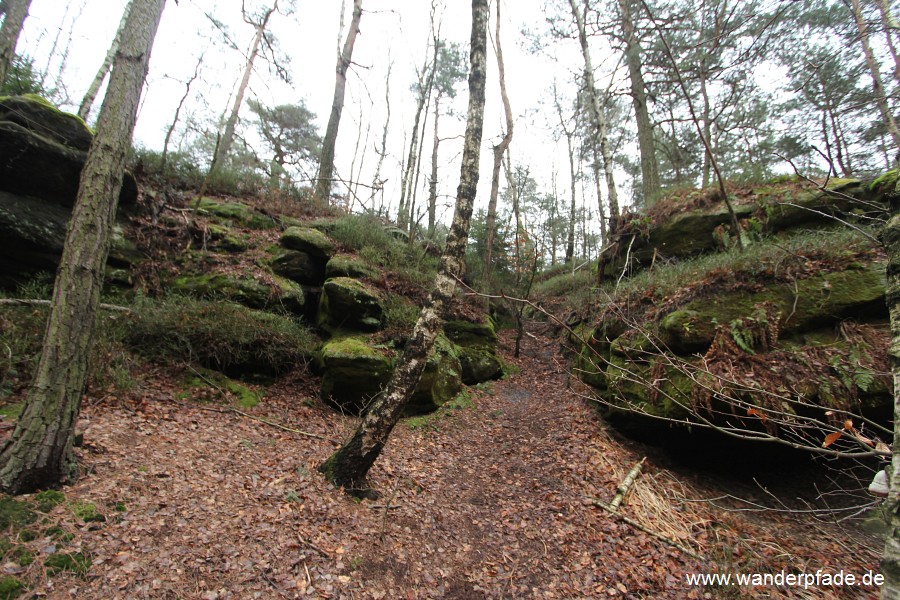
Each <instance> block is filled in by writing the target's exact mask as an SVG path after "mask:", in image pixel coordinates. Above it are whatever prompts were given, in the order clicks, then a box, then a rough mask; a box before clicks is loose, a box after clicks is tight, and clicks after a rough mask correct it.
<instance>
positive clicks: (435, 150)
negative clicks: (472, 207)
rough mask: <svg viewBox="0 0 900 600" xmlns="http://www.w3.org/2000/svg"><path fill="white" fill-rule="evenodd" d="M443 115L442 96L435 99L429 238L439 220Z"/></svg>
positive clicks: (429, 197) (429, 201) (429, 200)
mask: <svg viewBox="0 0 900 600" xmlns="http://www.w3.org/2000/svg"><path fill="white" fill-rule="evenodd" d="M440 115H441V94H440V93H438V95H437V97H436V98H435V99H434V142H433V143H432V145H431V178H430V179H429V180H428V238H429V239H431V237H432V236H433V235H434V224H435V220H436V219H437V176H438V148H439V147H440V145H441V138H440V137H438V119H439V118H440Z"/></svg>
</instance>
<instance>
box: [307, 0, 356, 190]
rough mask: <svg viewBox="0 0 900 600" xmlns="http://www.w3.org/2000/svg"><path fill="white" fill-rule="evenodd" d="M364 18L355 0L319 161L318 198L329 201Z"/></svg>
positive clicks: (336, 73)
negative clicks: (349, 79) (349, 73)
mask: <svg viewBox="0 0 900 600" xmlns="http://www.w3.org/2000/svg"><path fill="white" fill-rule="evenodd" d="M360 19H362V0H353V17H352V18H351V20H350V29H349V31H347V39H346V41H345V42H344V49H343V51H342V52H341V56H340V59H339V60H338V63H337V68H336V69H335V81H334V98H333V99H332V101H331V115H330V116H329V117H328V126H327V127H326V128H325V138H324V139H323V140H322V155H321V159H320V161H319V175H318V177H317V182H316V198H319V199H320V200H323V201H327V200H328V199H329V197H330V196H331V184H332V178H333V176H334V148H335V145H336V144H337V136H338V127H339V126H340V124H341V112H342V111H343V110H344V91H345V90H346V88H347V70H348V69H349V68H350V62H351V61H352V60H353V44H354V43H356V35H357V34H358V33H359V21H360Z"/></svg>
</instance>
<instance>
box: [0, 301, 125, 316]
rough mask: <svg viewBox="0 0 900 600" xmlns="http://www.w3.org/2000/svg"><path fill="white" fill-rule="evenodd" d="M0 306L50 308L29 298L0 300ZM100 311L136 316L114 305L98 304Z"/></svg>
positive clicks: (47, 303) (48, 303) (123, 307)
mask: <svg viewBox="0 0 900 600" xmlns="http://www.w3.org/2000/svg"><path fill="white" fill-rule="evenodd" d="M0 306H50V300H32V299H29V298H0ZM100 308H101V309H102V310H112V311H116V312H123V313H127V314H129V315H134V314H137V313H136V312H134V311H133V310H131V309H130V308H127V307H125V306H118V305H116V304H100Z"/></svg>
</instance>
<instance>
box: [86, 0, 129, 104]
mask: <svg viewBox="0 0 900 600" xmlns="http://www.w3.org/2000/svg"><path fill="white" fill-rule="evenodd" d="M133 5H134V0H129V1H128V4H126V5H125V12H123V13H122V19H121V20H120V21H119V28H118V29H117V30H116V35H115V37H113V41H112V44H110V45H109V50H108V51H107V52H106V58H104V59H103V64H102V65H100V70H99V71H97V74H96V75H95V76H94V81H92V82H91V85H90V87H89V88H88V90H87V92H85V94H84V98H83V99H82V100H81V106H79V107H78V116H79V117H81V118H82V120H84V121H87V118H88V115H90V114H91V106H93V105H94V100H96V99H97V93H98V92H99V91H100V86H101V85H103V80H104V79H106V74H107V73H109V69H110V67H112V64H113V59H114V58H115V57H116V52H118V51H119V44H121V43H122V32H123V31H124V30H125V25H126V23H127V22H128V13H130V12H131V7H132V6H133Z"/></svg>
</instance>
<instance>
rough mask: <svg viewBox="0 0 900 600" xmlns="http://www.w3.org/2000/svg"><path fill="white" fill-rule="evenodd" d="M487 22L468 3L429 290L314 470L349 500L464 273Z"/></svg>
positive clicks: (362, 487)
mask: <svg viewBox="0 0 900 600" xmlns="http://www.w3.org/2000/svg"><path fill="white" fill-rule="evenodd" d="M487 18H488V8H487V0H472V40H471V51H470V71H469V108H468V116H467V121H466V133H465V145H464V147H463V158H462V167H461V169H460V182H459V187H458V188H457V197H456V210H455V213H454V216H453V224H452V225H451V227H450V233H449V235H448V236H447V244H446V247H445V248H444V253H443V255H442V256H441V262H440V266H439V267H438V273H437V275H436V276H435V281H434V287H433V289H432V291H431V293H430V294H429V296H428V299H427V301H426V302H425V306H424V307H423V308H422V312H421V314H420V315H419V319H418V321H417V322H416V325H415V329H414V330H413V334H412V337H411V339H410V340H409V341H408V342H407V344H406V347H405V348H404V350H403V354H402V356H401V357H400V360H399V361H398V363H397V368H396V369H395V370H394V373H393V375H392V377H391V380H390V382H389V383H388V386H387V388H386V389H385V391H384V392H383V393H382V394H381V396H379V398H378V399H377V400H376V401H375V402H373V403H372V405H371V406H370V407H369V410H368V411H367V412H366V414H365V415H364V416H363V418H362V421H361V422H360V424H359V426H358V427H357V429H356V432H355V433H354V434H353V437H351V438H350V440H348V441H347V442H346V443H345V444H344V445H343V446H342V447H341V448H340V449H338V450H337V451H336V452H335V453H334V454H332V455H331V457H329V458H328V460H326V461H325V462H324V463H323V464H322V465H321V466H320V467H319V471H321V472H322V473H323V474H324V475H325V476H326V477H327V478H328V480H329V481H331V482H332V483H333V484H334V485H336V486H340V487H342V488H344V490H345V491H346V492H347V493H349V494H352V495H355V496H365V497H372V496H374V493H373V492H372V490H370V489H369V486H368V484H367V482H366V476H367V474H368V472H369V469H370V468H371V467H372V465H373V464H374V462H375V460H376V459H377V458H378V456H379V454H380V453H381V450H382V448H384V445H385V444H386V443H387V440H388V436H389V435H390V433H391V430H393V428H394V425H396V424H397V421H398V420H399V419H400V414H401V411H402V409H403V406H404V405H405V404H406V403H407V402H408V401H409V398H410V397H411V396H412V393H413V391H414V390H415V387H416V385H418V382H419V379H420V378H421V376H422V371H423V370H424V369H425V363H426V360H427V357H428V353H429V352H430V351H431V348H432V346H433V345H434V340H435V338H436V337H437V334H438V332H439V330H440V327H441V322H442V318H443V314H444V311H445V309H446V307H447V305H448V303H449V301H450V299H451V297H452V295H453V292H454V290H455V288H456V278H457V277H461V276H462V274H463V270H464V268H465V262H464V261H465V250H466V242H467V240H468V235H469V224H470V221H471V217H472V206H473V204H474V201H475V191H476V188H477V185H478V161H479V157H480V155H481V138H482V129H483V122H484V87H485V70H486V54H487V52H486V46H487Z"/></svg>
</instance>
